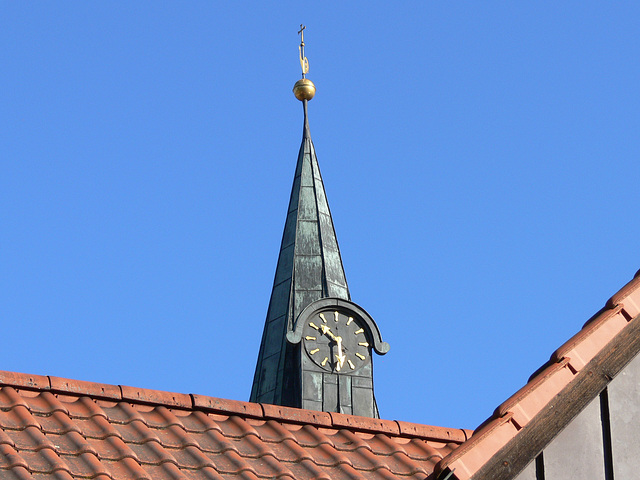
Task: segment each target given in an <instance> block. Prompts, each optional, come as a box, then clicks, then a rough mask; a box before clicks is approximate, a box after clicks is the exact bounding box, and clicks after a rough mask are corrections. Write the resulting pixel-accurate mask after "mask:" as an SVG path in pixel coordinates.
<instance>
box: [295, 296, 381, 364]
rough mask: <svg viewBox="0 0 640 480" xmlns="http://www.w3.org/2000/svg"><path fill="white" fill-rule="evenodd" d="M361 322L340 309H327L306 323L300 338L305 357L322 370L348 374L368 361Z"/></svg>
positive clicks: (366, 344) (367, 345)
mask: <svg viewBox="0 0 640 480" xmlns="http://www.w3.org/2000/svg"><path fill="white" fill-rule="evenodd" d="M363 325H364V322H362V321H360V319H359V318H358V317H357V316H356V315H354V314H353V313H352V312H350V311H349V310H347V309H344V308H327V309H324V310H321V311H319V312H317V313H315V314H314V315H312V316H311V317H309V318H308V319H307V320H306V323H305V325H304V329H303V333H302V338H303V340H304V347H305V350H306V352H307V354H308V355H309V358H311V360H313V362H314V363H315V364H316V365H318V366H319V367H321V368H322V369H324V370H326V371H329V372H335V373H350V372H354V371H356V370H358V369H359V368H360V367H362V366H363V365H365V364H366V363H367V362H369V359H370V358H371V346H370V343H371V342H370V341H369V339H368V337H367V332H366V330H365V329H364V328H363Z"/></svg>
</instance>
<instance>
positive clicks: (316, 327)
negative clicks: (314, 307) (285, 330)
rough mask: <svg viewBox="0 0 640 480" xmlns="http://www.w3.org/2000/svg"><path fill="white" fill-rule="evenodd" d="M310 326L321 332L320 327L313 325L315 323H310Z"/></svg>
mask: <svg viewBox="0 0 640 480" xmlns="http://www.w3.org/2000/svg"><path fill="white" fill-rule="evenodd" d="M309 326H310V327H311V328H315V329H316V330H320V327H318V326H317V325H316V324H315V323H313V322H309Z"/></svg>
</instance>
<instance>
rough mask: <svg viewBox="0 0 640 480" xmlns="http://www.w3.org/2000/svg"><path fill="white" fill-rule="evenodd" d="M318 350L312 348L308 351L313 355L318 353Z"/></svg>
mask: <svg viewBox="0 0 640 480" xmlns="http://www.w3.org/2000/svg"><path fill="white" fill-rule="evenodd" d="M319 351H320V349H319V348H314V349H313V350H310V351H309V353H310V354H311V355H313V354H314V353H318V352H319Z"/></svg>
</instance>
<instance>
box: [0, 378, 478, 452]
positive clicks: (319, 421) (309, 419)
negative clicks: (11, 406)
mask: <svg viewBox="0 0 640 480" xmlns="http://www.w3.org/2000/svg"><path fill="white" fill-rule="evenodd" d="M0 387H13V388H18V389H20V390H31V391H41V392H51V393H62V394H66V395H72V396H77V397H82V396H88V397H91V398H93V399H97V400H112V401H125V402H130V403H136V404H145V405H155V406H164V407H167V408H177V409H181V410H197V411H202V412H205V413H218V414H227V415H229V414H231V415H240V416H243V417H250V418H255V419H265V420H278V421H282V422H284V423H292V424H302V425H314V426H317V427H325V428H345V427H346V428H348V429H349V430H351V431H359V432H366V433H373V434H386V435H391V436H394V437H409V438H421V439H425V440H433V441H440V442H445V443H449V442H452V443H462V442H464V441H466V440H467V439H468V438H469V437H471V434H472V433H473V432H472V431H471V430H467V429H461V428H446V427H437V426H432V425H423V424H419V423H411V422H405V421H400V420H382V419H378V418H369V417H360V416H358V415H346V414H342V413H327V412H318V411H314V410H305V409H302V408H293V407H283V406H280V405H270V404H267V403H251V402H244V401H240V400H229V399H224V398H217V397H209V396H206V395H198V394H185V393H174V392H166V391H161V390H153V389H148V388H136V387H129V386H125V385H110V384H104V383H95V382H88V381H85V380H72V379H67V378H61V377H55V376H50V375H31V374H27V373H18V372H8V371H3V370H0Z"/></svg>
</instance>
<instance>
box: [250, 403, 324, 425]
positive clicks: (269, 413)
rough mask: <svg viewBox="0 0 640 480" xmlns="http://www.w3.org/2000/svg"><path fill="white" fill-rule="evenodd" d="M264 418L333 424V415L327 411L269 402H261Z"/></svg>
mask: <svg viewBox="0 0 640 480" xmlns="http://www.w3.org/2000/svg"><path fill="white" fill-rule="evenodd" d="M260 405H261V406H262V410H263V416H264V418H270V419H274V420H276V419H278V420H285V421H287V422H291V423H299V424H304V425H309V424H312V425H322V426H327V427H330V426H331V425H332V420H331V415H330V414H329V413H327V412H317V411H315V410H306V409H303V408H293V407H283V406H280V405H271V404H269V403H262V404H260Z"/></svg>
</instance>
